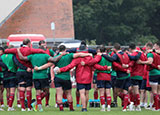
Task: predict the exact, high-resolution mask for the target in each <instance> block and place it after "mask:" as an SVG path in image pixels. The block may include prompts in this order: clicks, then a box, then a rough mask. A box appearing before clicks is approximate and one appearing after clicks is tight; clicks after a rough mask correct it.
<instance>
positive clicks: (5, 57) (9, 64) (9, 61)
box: [1, 54, 17, 73]
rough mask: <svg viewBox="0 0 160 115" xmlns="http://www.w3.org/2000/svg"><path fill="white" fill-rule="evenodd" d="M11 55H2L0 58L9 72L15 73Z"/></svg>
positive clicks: (15, 69)
mask: <svg viewBox="0 0 160 115" xmlns="http://www.w3.org/2000/svg"><path fill="white" fill-rule="evenodd" d="M13 56H14V55H13V54H3V55H2V56H1V58H2V62H3V63H4V64H5V65H6V66H7V67H8V69H9V70H10V71H11V72H14V73H15V72H17V66H16V64H15V63H14V61H13ZM2 70H3V68H2Z"/></svg>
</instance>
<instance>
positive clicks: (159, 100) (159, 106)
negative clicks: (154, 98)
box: [159, 94, 160, 109]
mask: <svg viewBox="0 0 160 115" xmlns="http://www.w3.org/2000/svg"><path fill="white" fill-rule="evenodd" d="M159 109H160V94H159Z"/></svg>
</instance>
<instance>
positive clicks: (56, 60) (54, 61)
mask: <svg viewBox="0 0 160 115" xmlns="http://www.w3.org/2000/svg"><path fill="white" fill-rule="evenodd" d="M66 54H67V52H63V53H61V55H59V56H57V57H50V58H49V60H48V61H49V62H52V63H56V62H58V61H59V60H60V59H61V57H62V56H64V55H66Z"/></svg>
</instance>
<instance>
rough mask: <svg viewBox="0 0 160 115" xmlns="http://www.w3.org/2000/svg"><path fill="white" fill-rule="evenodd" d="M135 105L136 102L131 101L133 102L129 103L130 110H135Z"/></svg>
mask: <svg viewBox="0 0 160 115" xmlns="http://www.w3.org/2000/svg"><path fill="white" fill-rule="evenodd" d="M133 106H134V103H133V102H131V103H130V104H129V106H128V108H129V111H134V109H133Z"/></svg>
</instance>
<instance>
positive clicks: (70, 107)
mask: <svg viewBox="0 0 160 115" xmlns="http://www.w3.org/2000/svg"><path fill="white" fill-rule="evenodd" d="M68 103H69V109H70V110H73V101H72V102H68Z"/></svg>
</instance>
